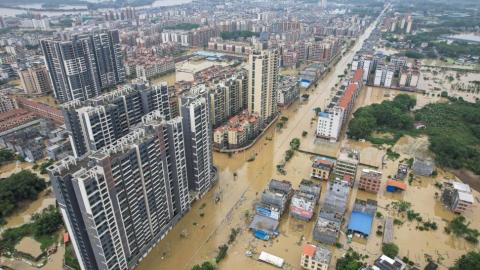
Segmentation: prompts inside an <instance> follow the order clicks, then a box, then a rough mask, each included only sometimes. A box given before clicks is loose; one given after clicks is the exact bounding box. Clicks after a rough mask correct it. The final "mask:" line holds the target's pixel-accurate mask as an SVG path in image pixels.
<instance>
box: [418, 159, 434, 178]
mask: <svg viewBox="0 0 480 270" xmlns="http://www.w3.org/2000/svg"><path fill="white" fill-rule="evenodd" d="M434 170H435V162H434V161H433V160H429V159H422V158H419V157H415V158H414V159H413V164H412V171H413V173H414V174H416V175H421V176H430V175H432V173H433V171H434Z"/></svg>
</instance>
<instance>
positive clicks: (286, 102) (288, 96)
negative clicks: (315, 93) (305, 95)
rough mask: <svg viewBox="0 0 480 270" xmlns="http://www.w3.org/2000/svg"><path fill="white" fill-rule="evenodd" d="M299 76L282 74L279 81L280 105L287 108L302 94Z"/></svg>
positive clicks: (278, 98) (278, 97) (278, 101)
mask: <svg viewBox="0 0 480 270" xmlns="http://www.w3.org/2000/svg"><path fill="white" fill-rule="evenodd" d="M297 80H298V78H297V77H294V76H281V77H280V80H279V82H278V90H277V94H278V96H277V103H278V106H280V107H283V108H286V107H288V106H290V104H292V103H293V102H294V101H295V100H297V99H298V97H299V96H300V90H299V88H298V82H297Z"/></svg>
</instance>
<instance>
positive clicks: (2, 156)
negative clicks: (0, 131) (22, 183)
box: [0, 149, 15, 165]
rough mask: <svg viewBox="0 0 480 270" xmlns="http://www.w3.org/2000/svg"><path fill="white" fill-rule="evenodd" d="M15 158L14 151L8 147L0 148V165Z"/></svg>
mask: <svg viewBox="0 0 480 270" xmlns="http://www.w3.org/2000/svg"><path fill="white" fill-rule="evenodd" d="M13 160H15V153H13V152H12V151H10V150H9V149H0V165H2V164H3V163H6V162H9V161H13Z"/></svg>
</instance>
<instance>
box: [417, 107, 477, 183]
mask: <svg viewBox="0 0 480 270" xmlns="http://www.w3.org/2000/svg"><path fill="white" fill-rule="evenodd" d="M415 118H416V119H417V120H420V121H424V122H425V123H426V125H427V128H426V129H425V132H426V133H427V135H428V136H429V137H430V150H431V151H432V152H433V153H434V154H435V159H436V162H437V163H438V164H439V165H441V166H445V167H450V168H454V169H459V168H467V169H469V170H472V171H473V172H475V173H477V174H480V103H468V102H465V101H462V100H454V99H452V101H451V102H449V103H435V104H429V105H427V106H425V107H424V108H422V109H421V110H419V111H417V112H416V114H415Z"/></svg>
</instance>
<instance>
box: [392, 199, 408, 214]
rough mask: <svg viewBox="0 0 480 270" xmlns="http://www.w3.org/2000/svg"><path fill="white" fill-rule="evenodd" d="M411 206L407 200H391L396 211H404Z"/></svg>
mask: <svg viewBox="0 0 480 270" xmlns="http://www.w3.org/2000/svg"><path fill="white" fill-rule="evenodd" d="M411 206H412V204H411V203H410V202H407V201H394V202H392V207H393V209H397V210H398V213H402V212H406V211H407V210H408V209H410V207H411Z"/></svg>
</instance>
